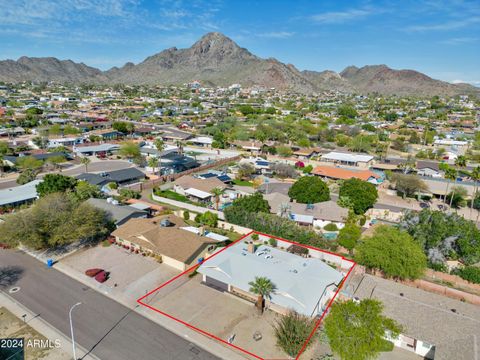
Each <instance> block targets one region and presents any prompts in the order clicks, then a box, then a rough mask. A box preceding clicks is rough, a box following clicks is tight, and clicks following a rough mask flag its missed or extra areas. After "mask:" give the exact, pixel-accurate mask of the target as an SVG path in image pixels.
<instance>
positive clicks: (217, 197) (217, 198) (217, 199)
mask: <svg viewBox="0 0 480 360" xmlns="http://www.w3.org/2000/svg"><path fill="white" fill-rule="evenodd" d="M223 191H224V190H223V189H222V188H219V187H216V188H213V189H212V191H210V192H211V193H212V194H213V196H215V209H216V210H217V211H218V204H219V203H220V196H222V194H223Z"/></svg>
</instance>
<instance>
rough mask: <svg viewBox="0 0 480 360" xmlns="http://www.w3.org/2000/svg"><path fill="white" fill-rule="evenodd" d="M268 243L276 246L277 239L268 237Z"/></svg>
mask: <svg viewBox="0 0 480 360" xmlns="http://www.w3.org/2000/svg"><path fill="white" fill-rule="evenodd" d="M268 244H269V245H270V246H273V247H277V239H274V238H270V239H268Z"/></svg>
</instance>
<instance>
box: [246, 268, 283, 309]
mask: <svg viewBox="0 0 480 360" xmlns="http://www.w3.org/2000/svg"><path fill="white" fill-rule="evenodd" d="M248 285H250V292H252V293H254V294H257V295H258V299H257V302H256V304H255V306H256V307H257V308H258V309H259V310H260V311H261V312H262V313H263V309H264V306H265V298H268V299H270V298H271V296H270V295H271V294H272V293H273V292H275V290H276V288H277V287H276V286H275V284H273V283H272V281H271V280H270V279H268V278H266V277H264V276H255V280H254V281H250V282H249V283H248Z"/></svg>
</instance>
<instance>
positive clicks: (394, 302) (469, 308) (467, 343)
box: [342, 275, 480, 360]
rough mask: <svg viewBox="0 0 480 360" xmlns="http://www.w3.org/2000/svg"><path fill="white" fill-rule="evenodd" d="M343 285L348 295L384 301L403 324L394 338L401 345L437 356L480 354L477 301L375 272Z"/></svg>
mask: <svg viewBox="0 0 480 360" xmlns="http://www.w3.org/2000/svg"><path fill="white" fill-rule="evenodd" d="M343 289H344V290H343V291H342V292H343V293H345V292H346V295H347V296H348V297H356V298H358V299H360V300H362V299H375V300H379V301H381V302H382V303H383V304H384V310H383V314H384V315H385V316H387V317H389V318H392V319H393V320H396V321H397V322H399V323H400V324H401V325H402V326H403V330H402V334H400V336H399V337H398V339H395V340H393V343H394V344H395V346H397V347H400V348H402V349H405V350H409V351H412V352H414V353H416V354H417V355H420V356H421V357H424V358H426V359H435V360H453V359H455V360H474V359H478V358H479V356H480V352H479V349H480V325H479V324H480V311H478V306H477V305H473V304H469V303H468V302H465V301H460V300H455V299H450V298H448V297H445V296H443V295H439V294H435V293H432V292H427V291H425V290H422V289H418V288H416V287H413V286H407V285H404V284H401V283H400V282H396V281H391V280H387V279H383V278H380V277H377V276H372V275H354V276H352V277H349V279H348V280H347V282H346V284H345V286H344V287H343ZM342 295H343V294H342Z"/></svg>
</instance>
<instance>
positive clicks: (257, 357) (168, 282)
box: [137, 231, 357, 360]
mask: <svg viewBox="0 0 480 360" xmlns="http://www.w3.org/2000/svg"><path fill="white" fill-rule="evenodd" d="M252 234H258V235H263V236H267V237H270V238H274V239H277V240H281V241H285V242H287V243H290V244H294V245H298V246H301V247H304V248H308V249H312V250H316V251H320V252H323V253H326V254H329V255H333V256H337V257H339V258H341V259H342V260H344V261H347V262H350V263H352V264H353V265H352V266H351V267H350V269H349V270H348V272H347V275H345V277H344V278H343V280H342V282H341V283H340V285H339V286H338V289H337V291H336V292H335V294H334V295H333V297H332V298H331V299H330V301H329V302H328V304H327V307H326V308H325V310H324V312H323V313H322V316H320V318H319V319H318V320H317V322H316V323H315V326H314V328H313V330H312V332H311V333H310V335H309V336H308V338H307V340H305V343H304V344H303V346H302V348H301V349H300V352H299V353H298V354H297V356H296V357H295V360H298V359H299V358H300V356H301V355H302V354H303V352H304V351H305V349H306V347H307V345H308V343H309V342H310V340H311V339H312V336H313V335H314V334H315V331H317V329H318V327H319V326H320V323H321V322H322V320H323V318H324V317H325V315H326V314H327V312H328V310H329V309H330V306H332V304H333V302H334V301H335V298H336V297H337V295H338V293H339V292H340V290H341V289H342V287H343V285H344V284H345V281H346V280H347V278H348V277H349V276H350V274H351V272H352V270H353V268H354V267H355V266H356V265H357V263H356V262H355V261H353V260H350V259H346V258H345V257H344V256H341V255H338V254H335V253H333V252H330V251H326V250H322V249H319V248H316V247H313V246H309V245H304V244H299V243H297V242H294V241H290V240H286V239H283V238H280V237H278V236H272V235H268V234H264V233H261V232H258V231H251V232H249V233H248V234H246V235H244V236H242V237H241V238H240V239H238V240H237V241H234V242H233V243H231V244H230V245H228V246H226V247H225V248H223V249H222V250H220V251H218V252H217V253H215V254H213V255H212V256H210V257H209V258H207V259H204V260H203V261H202V262H201V263H198V264H196V265H194V266H192V267H190V268H188V269H187V270H185V271H183V272H182V273H180V274H178V275H176V276H174V277H173V278H172V279H170V280H168V281H166V282H165V283H163V284H161V285H160V286H159V287H157V288H155V289H153V290H152V291H150V292H148V293H147V294H145V295H143V296H142V297H140V298H139V299H137V303H139V304H140V305H143V306H145V307H147V308H149V309H151V310H153V311H156V312H158V313H159V314H162V315H164V316H166V317H168V318H170V319H172V320H175V321H177V322H179V323H181V324H183V325H185V326H186V327H188V328H190V329H192V330H195V331H197V332H199V333H201V334H203V335H206V336H207V337H209V338H212V339H215V340H217V341H220V342H221V343H223V344H226V345H228V346H231V347H233V348H235V349H237V350H240V351H242V352H244V353H246V354H248V355H250V356H253V357H254V358H256V359H259V360H274V359H266V358H262V357H260V356H258V355H255V354H253V353H252V352H250V351H248V350H246V349H243V348H241V347H239V346H236V345H234V344H230V343H229V342H228V341H225V340H223V339H221V338H219V337H217V336H215V335H213V334H210V333H208V332H206V331H205V330H202V329H200V328H197V327H196V326H193V325H192V324H189V323H187V322H185V321H183V320H182V319H179V318H176V317H174V316H172V315H170V314H167V313H165V312H163V311H161V310H159V309H157V308H156V307H154V306H151V305H149V304H146V303H144V302H143V301H142V300H143V299H145V298H146V297H148V296H150V295H152V294H153V293H155V292H157V291H158V290H160V289H161V288H163V287H164V286H166V285H168V284H170V283H171V282H173V281H175V280H176V279H178V278H179V277H181V276H183V275H185V274H187V273H189V272H191V271H193V270H195V269H196V268H197V267H199V266H200V265H202V264H203V263H204V262H205V261H207V260H208V259H211V258H212V257H214V256H216V255H218V254H220V253H221V252H222V251H224V250H226V249H228V248H229V247H230V246H232V245H234V244H236V243H238V242H239V241H241V240H243V239H244V238H246V237H248V236H250V235H252ZM277 360H282V359H277ZM285 360H286V359H285Z"/></svg>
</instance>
